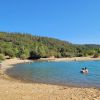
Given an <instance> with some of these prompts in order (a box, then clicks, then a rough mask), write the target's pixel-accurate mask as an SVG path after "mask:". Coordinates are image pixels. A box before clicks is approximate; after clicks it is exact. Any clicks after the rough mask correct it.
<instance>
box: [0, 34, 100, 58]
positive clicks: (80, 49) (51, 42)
mask: <svg viewBox="0 0 100 100" xmlns="http://www.w3.org/2000/svg"><path fill="white" fill-rule="evenodd" d="M97 53H100V45H75V44H71V43H69V42H66V41H61V40H58V39H54V38H48V37H39V36H32V35H30V34H21V33H6V32H0V55H1V54H2V55H4V56H9V57H10V58H12V57H19V58H22V59H25V58H30V59H37V58H41V57H45V58H47V57H51V56H54V57H58V58H60V57H75V56H76V57H80V56H90V55H95V54H97Z"/></svg>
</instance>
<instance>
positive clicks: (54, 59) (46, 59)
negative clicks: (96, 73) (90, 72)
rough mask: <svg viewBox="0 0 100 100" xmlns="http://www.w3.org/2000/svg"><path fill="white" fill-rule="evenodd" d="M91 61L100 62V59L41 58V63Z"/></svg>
mask: <svg viewBox="0 0 100 100" xmlns="http://www.w3.org/2000/svg"><path fill="white" fill-rule="evenodd" d="M89 60H90V61H91V60H100V57H98V58H93V57H91V56H90V57H72V58H41V59H40V61H57V62H59V61H89Z"/></svg>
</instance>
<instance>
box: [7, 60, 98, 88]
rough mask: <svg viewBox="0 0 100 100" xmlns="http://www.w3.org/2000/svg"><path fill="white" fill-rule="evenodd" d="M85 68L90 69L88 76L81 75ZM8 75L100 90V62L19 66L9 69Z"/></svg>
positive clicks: (28, 80) (31, 80) (35, 63)
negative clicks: (82, 69)
mask: <svg viewBox="0 0 100 100" xmlns="http://www.w3.org/2000/svg"><path fill="white" fill-rule="evenodd" d="M83 67H87V68H88V69H89V73H88V74H81V73H80V70H81V68H83ZM6 73H7V74H8V75H10V76H11V77H14V78H16V79H21V80H23V81H27V82H42V83H49V84H58V85H68V86H79V87H99V88H100V61H70V62H33V63H31V64H28V63H26V64H17V65H15V67H13V68H11V69H8V70H7V72H6Z"/></svg>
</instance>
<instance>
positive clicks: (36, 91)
mask: <svg viewBox="0 0 100 100" xmlns="http://www.w3.org/2000/svg"><path fill="white" fill-rule="evenodd" d="M40 60H42V61H45V60H46V61H80V60H100V58H91V57H74V58H57V59H56V58H54V59H53V58H52V59H50V58H48V59H44V58H42V59H40ZM28 62H29V63H30V62H32V61H30V60H20V59H17V58H14V59H8V60H5V61H3V62H2V63H1V65H2V67H1V69H0V100H12V99H13V100H100V90H99V89H94V88H78V87H68V86H57V85H50V84H42V83H41V84H38V83H22V82H19V81H14V80H11V79H9V77H7V75H5V70H6V69H8V68H11V67H13V64H18V63H28Z"/></svg>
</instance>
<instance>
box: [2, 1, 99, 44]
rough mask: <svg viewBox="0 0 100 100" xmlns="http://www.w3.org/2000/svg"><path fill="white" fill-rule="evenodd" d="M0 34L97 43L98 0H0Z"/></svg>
mask: <svg viewBox="0 0 100 100" xmlns="http://www.w3.org/2000/svg"><path fill="white" fill-rule="evenodd" d="M0 31H7V32H27V33H32V34H33V35H39V36H48V37H54V38H58V39H61V40H67V41H70V42H72V43H77V44H85V43H87V44H88V43H91V44H100V0H0Z"/></svg>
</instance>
